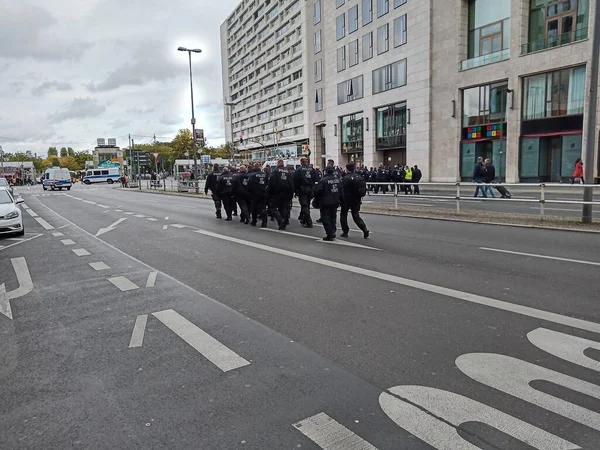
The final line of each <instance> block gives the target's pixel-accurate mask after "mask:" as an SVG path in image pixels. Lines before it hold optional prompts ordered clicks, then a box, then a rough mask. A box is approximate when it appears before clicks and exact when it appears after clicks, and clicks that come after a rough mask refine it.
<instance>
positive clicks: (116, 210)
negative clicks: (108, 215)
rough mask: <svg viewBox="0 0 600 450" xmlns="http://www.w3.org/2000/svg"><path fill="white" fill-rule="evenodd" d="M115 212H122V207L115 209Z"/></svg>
mask: <svg viewBox="0 0 600 450" xmlns="http://www.w3.org/2000/svg"><path fill="white" fill-rule="evenodd" d="M115 212H123V210H122V209H115Z"/></svg>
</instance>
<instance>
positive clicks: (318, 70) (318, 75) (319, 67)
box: [315, 59, 323, 82]
mask: <svg viewBox="0 0 600 450" xmlns="http://www.w3.org/2000/svg"><path fill="white" fill-rule="evenodd" d="M322 79H323V60H322V59H317V60H316V61H315V82H317V81H321V80H322Z"/></svg>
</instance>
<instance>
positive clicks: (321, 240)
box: [259, 228, 383, 252]
mask: <svg viewBox="0 0 600 450" xmlns="http://www.w3.org/2000/svg"><path fill="white" fill-rule="evenodd" d="M259 230H261V231H270V232H272V233H280V234H289V235H290V236H297V237H302V238H306V239H311V240H313V241H315V242H322V243H323V244H333V245H341V246H344V247H356V248H365V249H367V250H375V251H378V252H381V251H383V250H381V249H379V248H374V247H367V246H366V245H361V244H355V243H354V242H348V241H342V240H335V241H324V240H323V239H321V238H319V237H315V236H309V235H306V234H300V233H292V232H291V231H283V230H275V229H273V228H259Z"/></svg>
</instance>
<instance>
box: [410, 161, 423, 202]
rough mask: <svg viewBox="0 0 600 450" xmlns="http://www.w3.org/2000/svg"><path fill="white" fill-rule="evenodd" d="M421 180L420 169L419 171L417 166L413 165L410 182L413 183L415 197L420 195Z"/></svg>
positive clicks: (421, 173)
mask: <svg viewBox="0 0 600 450" xmlns="http://www.w3.org/2000/svg"><path fill="white" fill-rule="evenodd" d="M421 178H423V172H421V169H419V166H417V165H416V164H415V167H413V171H412V181H413V186H414V188H415V194H416V195H419V194H421V189H419V181H421Z"/></svg>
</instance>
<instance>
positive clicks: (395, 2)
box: [394, 0, 406, 8]
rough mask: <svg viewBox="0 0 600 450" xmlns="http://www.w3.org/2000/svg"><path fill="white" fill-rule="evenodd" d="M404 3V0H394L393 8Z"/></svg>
mask: <svg viewBox="0 0 600 450" xmlns="http://www.w3.org/2000/svg"><path fill="white" fill-rule="evenodd" d="M404 4H406V0H394V8H398V7H400V6H402V5H404Z"/></svg>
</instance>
